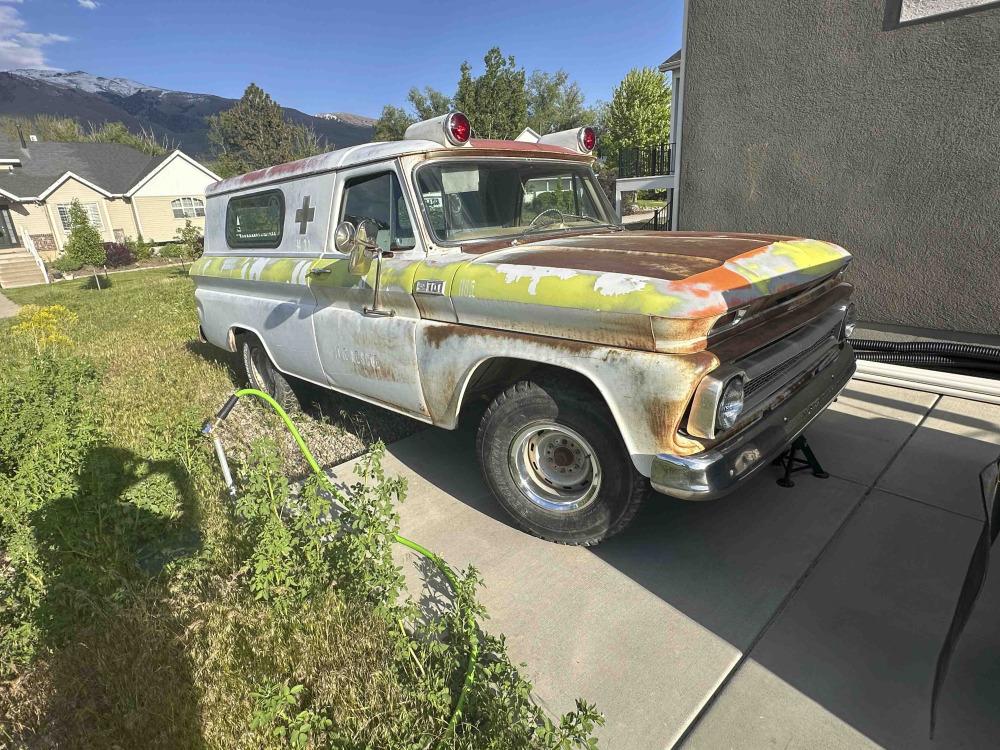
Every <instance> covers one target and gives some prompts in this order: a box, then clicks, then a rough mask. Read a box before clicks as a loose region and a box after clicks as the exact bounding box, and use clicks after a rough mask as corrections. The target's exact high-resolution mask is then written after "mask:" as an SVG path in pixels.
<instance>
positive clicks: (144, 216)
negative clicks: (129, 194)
mask: <svg viewBox="0 0 1000 750" xmlns="http://www.w3.org/2000/svg"><path fill="white" fill-rule="evenodd" d="M194 195H195V197H200V196H199V195H198V194H197V193H195V194H194ZM176 197H177V196H173V197H171V196H164V197H162V198H139V197H136V198H133V200H134V201H135V207H136V211H137V212H138V213H139V222H140V223H141V224H142V236H143V237H144V238H145V239H147V240H152V241H153V242H167V241H168V240H172V239H173V238H174V235H176V234H177V231H178V230H180V229H182V228H183V227H184V222H185V221H190V222H191V223H192V224H193V225H194V226H196V227H198V228H199V229H201V230H202V231H203V232H204V231H205V219H204V217H197V218H194V219H189V220H186V219H175V218H174V212H173V209H172V208H171V207H170V203H171V202H172V201H173V200H175V199H176Z"/></svg>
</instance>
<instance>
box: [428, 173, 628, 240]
mask: <svg viewBox="0 0 1000 750" xmlns="http://www.w3.org/2000/svg"><path fill="white" fill-rule="evenodd" d="M416 181H417V190H418V191H419V193H420V199H421V200H422V201H423V203H424V207H425V209H426V211H427V217H428V221H429V223H430V227H431V231H432V232H433V233H434V236H435V238H436V239H437V240H438V242H462V241H465V240H481V239H489V238H497V237H517V236H520V235H526V234H532V233H536V232H543V231H546V232H551V231H559V230H570V229H580V228H583V227H599V226H609V225H614V224H615V223H616V221H615V217H614V216H613V215H612V214H611V213H610V211H609V210H608V208H607V203H606V202H605V201H604V200H603V199H602V197H603V196H602V195H601V194H600V192H599V191H600V187H599V186H598V185H597V184H596V181H595V179H594V176H593V173H592V172H591V171H590V169H589V168H588V167H585V166H583V165H579V164H569V163H558V162H529V161H512V160H507V161H503V160H493V161H488V160H484V161H476V160H472V159H463V160H461V161H460V162H458V161H453V162H444V163H441V164H428V165H426V166H423V167H421V168H420V169H419V170H418V171H417V178H416Z"/></svg>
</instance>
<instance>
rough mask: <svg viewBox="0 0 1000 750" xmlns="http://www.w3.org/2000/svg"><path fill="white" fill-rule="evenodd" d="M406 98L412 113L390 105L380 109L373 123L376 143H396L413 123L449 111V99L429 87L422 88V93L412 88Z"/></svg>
mask: <svg viewBox="0 0 1000 750" xmlns="http://www.w3.org/2000/svg"><path fill="white" fill-rule="evenodd" d="M406 98H407V100H409V102H410V106H411V107H412V108H413V111H412V112H407V111H406V110H405V109H403V108H402V107H396V106H394V105H392V104H387V105H385V106H384V107H383V108H382V114H381V115H380V116H379V118H378V119H377V120H376V121H375V140H376V141H398V140H399V139H400V138H402V137H403V134H404V133H405V132H406V129H407V128H408V127H410V125H412V124H413V123H415V122H417V121H419V120H429V119H431V118H432V117H437V116H438V115H445V114H448V112H450V111H451V106H452V105H451V98H450V97H449V96H448V95H447V94H445V93H442V92H441V91H438V90H437V89H433V88H431V87H430V86H424V90H423V91H421V90H420V89H418V88H417V87H416V86H414V87H413V88H411V89H410V93H408V94H407V95H406Z"/></svg>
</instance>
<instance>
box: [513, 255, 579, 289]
mask: <svg viewBox="0 0 1000 750" xmlns="http://www.w3.org/2000/svg"><path fill="white" fill-rule="evenodd" d="M497 271H499V272H500V273H502V274H503V275H504V281H505V282H507V283H508V284H515V283H517V282H518V281H521V280H522V279H530V280H531V281H530V283H529V284H528V294H531V295H534V294H535V293H536V292H537V291H538V282H539V281H541V280H542V279H545V278H549V277H552V278H556V279H571V278H573V277H574V276H576V271H573V270H571V269H568V268H545V267H544V266H515V265H511V264H509V263H501V264H499V265H498V266H497Z"/></svg>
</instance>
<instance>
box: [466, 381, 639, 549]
mask: <svg viewBox="0 0 1000 750" xmlns="http://www.w3.org/2000/svg"><path fill="white" fill-rule="evenodd" d="M476 443H477V449H478V454H479V463H480V468H481V469H482V471H483V476H484V477H485V479H486V483H487V484H488V485H489V487H490V489H491V490H492V491H493V494H494V495H495V496H496V498H497V500H498V502H499V503H500V504H501V505H502V506H503V507H504V509H505V510H506V511H507V512H508V513H510V515H511V516H513V518H514V520H515V521H516V522H517V524H518V525H519V526H520V527H522V528H523V529H525V530H527V531H529V532H531V533H532V534H535V535H536V536H539V537H542V538H543V539H548V540H550V541H554V542H560V543H563V544H579V545H586V546H590V545H594V544H597V543H598V542H601V541H603V540H604V539H607V538H608V537H610V536H612V535H614V534H617V533H618V532H619V531H621V530H622V529H624V528H625V527H626V526H627V525H628V524H629V522H630V521H631V520H632V519H633V518H634V517H635V514H636V513H637V512H638V510H639V507H640V506H641V505H642V501H643V500H644V499H645V497H646V495H647V493H648V482H647V481H646V479H645V478H644V477H643V476H642V475H640V474H639V473H638V472H637V471H636V470H635V467H634V466H633V465H632V460H631V458H630V457H629V455H628V451H627V450H626V449H625V444H624V443H623V441H622V439H621V436H620V435H619V432H618V427H617V425H616V424H615V422H614V419H613V418H612V417H611V414H610V413H609V412H608V410H607V408H606V407H605V405H604V404H603V402H600V400H599V396H596V395H595V394H592V393H589V392H587V391H586V390H584V389H581V388H576V387H572V386H566V385H560V384H558V383H556V382H554V381H546V380H539V381H538V382H535V381H529V380H525V381H521V382H519V383H517V384H515V385H513V386H511V387H510V388H508V389H507V390H505V391H504V392H503V393H501V394H500V395H499V396H497V397H496V398H495V399H494V400H493V403H491V404H490V406H489V408H488V409H487V410H486V414H485V415H483V419H482V422H481V423H480V426H479V434H478V437H477V441H476Z"/></svg>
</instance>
